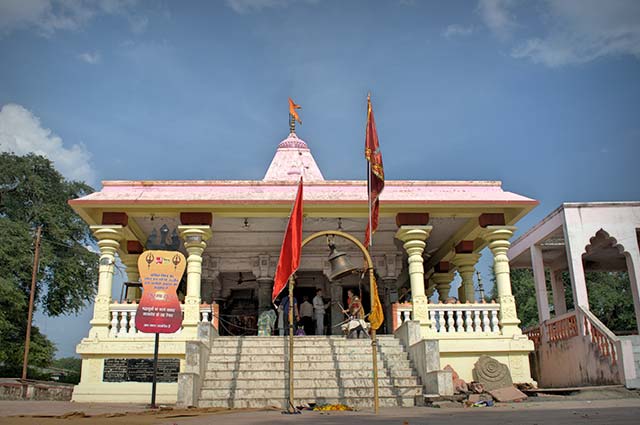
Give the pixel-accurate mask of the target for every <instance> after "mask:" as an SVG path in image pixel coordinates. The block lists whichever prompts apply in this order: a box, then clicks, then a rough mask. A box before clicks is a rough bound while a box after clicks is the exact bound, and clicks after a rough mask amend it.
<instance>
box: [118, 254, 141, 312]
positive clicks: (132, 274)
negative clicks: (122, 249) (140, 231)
mask: <svg viewBox="0 0 640 425" xmlns="http://www.w3.org/2000/svg"><path fill="white" fill-rule="evenodd" d="M139 256H140V254H121V255H120V260H121V261H122V264H124V265H125V267H126V269H125V273H127V282H139V281H140V272H139V270H138V257H139ZM141 296H142V289H141V288H135V287H130V288H127V293H126V294H125V298H126V300H127V301H128V302H133V301H135V300H139V299H140V297H141Z"/></svg>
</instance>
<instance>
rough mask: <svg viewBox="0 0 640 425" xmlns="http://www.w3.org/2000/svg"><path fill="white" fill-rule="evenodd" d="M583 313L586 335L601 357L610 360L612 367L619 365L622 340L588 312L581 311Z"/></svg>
mask: <svg viewBox="0 0 640 425" xmlns="http://www.w3.org/2000/svg"><path fill="white" fill-rule="evenodd" d="M580 312H581V313H582V320H583V329H584V335H585V336H590V337H591V343H592V344H594V345H595V346H596V348H597V350H598V352H599V353H600V355H601V356H603V357H605V358H608V359H609V361H610V362H611V364H612V365H615V364H617V363H618V359H619V357H620V354H619V351H621V343H620V338H618V337H617V336H615V335H614V334H613V332H611V331H610V330H609V329H608V328H607V327H606V326H605V325H604V324H603V323H602V322H600V320H598V318H597V317H596V316H594V315H593V313H591V312H590V311H588V310H584V309H580Z"/></svg>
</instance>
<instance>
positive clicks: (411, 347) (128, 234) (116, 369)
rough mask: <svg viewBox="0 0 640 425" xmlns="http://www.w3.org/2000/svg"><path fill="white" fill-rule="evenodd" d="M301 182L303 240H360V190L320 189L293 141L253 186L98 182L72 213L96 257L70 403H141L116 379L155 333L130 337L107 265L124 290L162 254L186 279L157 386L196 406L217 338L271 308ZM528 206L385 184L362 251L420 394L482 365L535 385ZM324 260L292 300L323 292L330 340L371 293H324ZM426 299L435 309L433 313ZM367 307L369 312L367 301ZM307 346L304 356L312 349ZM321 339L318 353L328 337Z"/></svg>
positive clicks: (323, 251)
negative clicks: (516, 238) (520, 294)
mask: <svg viewBox="0 0 640 425" xmlns="http://www.w3.org/2000/svg"><path fill="white" fill-rule="evenodd" d="M362 163H363V164H364V161H362ZM301 174H302V176H303V177H304V214H305V218H304V225H303V230H304V236H305V237H306V236H307V235H309V234H312V233H313V232H316V231H321V230H337V229H341V230H343V231H345V232H348V233H350V234H353V235H355V236H357V237H358V238H362V237H363V233H364V229H365V227H366V223H367V214H368V208H367V182H366V181H365V180H363V181H342V180H325V178H324V176H323V174H322V172H321V171H320V168H319V167H318V165H317V164H316V162H315V160H314V158H313V156H312V155H311V151H310V149H309V147H308V146H307V144H306V143H305V142H304V141H303V140H301V139H300V138H298V136H297V135H296V134H295V133H291V134H289V136H288V137H287V138H286V139H284V140H283V141H282V142H280V144H279V145H278V147H277V150H276V153H275V156H274V158H273V160H272V162H271V165H270V166H269V167H268V170H267V172H266V174H265V176H264V178H263V179H262V180H260V181H217V180H212V181H105V182H103V187H102V189H101V190H100V191H98V192H95V193H93V194H90V195H88V196H86V197H83V198H80V199H76V200H73V201H71V202H70V204H71V206H72V207H73V209H74V210H75V211H76V212H77V213H78V214H79V215H80V216H81V217H82V218H83V219H84V220H85V221H86V222H87V223H88V224H89V225H90V226H91V229H92V231H93V232H94V235H95V237H96V239H97V240H98V245H99V247H100V278H99V282H98V293H97V296H96V299H95V309H94V315H93V319H92V320H91V329H90V331H89V334H88V335H87V337H86V338H84V339H83V340H82V341H81V343H80V344H79V345H78V347H77V352H78V354H79V355H80V356H81V357H82V359H83V368H82V379H81V382H80V384H79V385H78V386H77V387H76V389H75V392H74V400H77V401H105V402H106V401H114V402H115V401H120V402H122V401H131V402H146V401H147V400H148V397H149V392H150V385H149V384H148V383H146V382H131V381H132V378H126V379H125V378H123V376H124V375H123V373H124V372H122V370H124V369H126V368H127V367H129V368H131V367H132V366H131V364H128V366H126V367H125V363H126V360H127V359H133V360H135V359H145V358H149V357H150V356H151V355H152V353H153V335H147V334H141V333H139V332H137V331H136V329H135V327H134V326H133V323H134V315H135V310H136V300H137V299H138V298H139V295H140V294H139V292H138V291H139V289H137V288H135V286H132V287H131V288H130V289H129V290H128V291H127V299H126V300H123V301H122V302H117V301H114V300H113V299H112V298H111V293H112V279H113V273H114V262H115V257H116V256H117V257H119V258H120V260H121V261H122V263H124V264H125V265H126V267H127V269H126V272H127V277H128V281H130V282H136V281H138V279H139V276H138V271H137V267H136V261H137V258H138V255H139V254H140V253H142V252H143V251H144V250H145V249H158V247H165V248H173V249H178V250H180V251H182V252H183V253H185V255H186V256H187V262H188V267H187V273H186V279H185V287H184V291H183V315H184V320H183V327H182V329H181V330H180V331H179V332H177V333H176V334H172V335H166V336H165V335H163V336H162V338H161V342H160V353H161V358H165V359H167V361H169V360H171V359H173V360H172V361H174V362H175V363H174V366H173V367H174V370H173V372H174V374H173V375H174V377H172V378H168V379H167V380H166V382H161V383H160V384H159V386H158V400H159V401H160V402H167V403H173V402H176V401H180V400H179V397H182V400H181V402H182V403H183V404H199V403H198V399H199V396H198V394H199V391H201V384H202V380H203V379H204V377H205V374H206V368H207V366H206V361H205V360H202V359H203V358H204V357H202V356H204V354H202V352H205V351H206V353H209V352H210V351H211V347H212V345H211V344H212V343H211V341H212V340H221V341H222V339H223V338H225V337H224V336H219V335H230V334H236V335H237V334H242V333H245V334H251V333H252V332H253V328H255V319H256V316H257V314H258V312H259V311H260V310H261V309H263V308H269V307H270V294H271V290H272V285H273V276H274V272H275V266H276V264H277V261H278V255H279V250H280V245H281V242H282V237H283V233H284V229H285V227H286V223H287V219H288V214H289V212H290V208H291V204H292V201H293V199H294V196H295V191H296V186H297V181H298V180H299V177H300V175H301ZM363 174H364V165H363ZM535 205H537V201H535V200H533V199H529V198H526V197H524V196H521V195H518V194H515V193H511V192H508V191H505V190H503V188H502V186H501V183H500V182H496V181H394V180H387V181H386V186H385V189H384V192H383V193H382V196H381V209H380V214H381V215H380V225H379V228H378V231H377V232H376V233H375V235H374V237H373V247H372V250H371V254H372V257H373V259H374V263H375V270H376V273H377V274H378V276H379V277H380V278H379V280H378V284H379V288H380V296H381V300H382V302H383V304H384V306H385V310H386V311H385V315H386V320H385V325H384V326H383V328H382V329H381V332H380V333H383V334H384V333H387V334H392V333H394V332H395V333H396V335H397V336H398V337H400V336H402V338H400V339H401V340H402V343H403V344H404V350H405V352H407V353H408V355H409V358H410V359H411V360H412V362H413V365H414V367H415V370H416V372H415V374H417V376H418V377H420V378H421V382H422V385H423V387H424V390H425V391H436V392H443V391H444V392H447V391H450V390H447V389H443V388H442V385H443V384H442V382H444V381H442V376H441V375H442V374H440V375H438V373H439V371H440V369H442V368H443V367H444V366H445V365H447V364H450V365H452V366H453V367H454V368H455V369H456V371H457V372H458V373H459V374H460V376H461V377H462V378H463V379H465V380H467V381H471V380H472V379H473V377H472V368H473V364H474V363H475V362H476V361H477V359H478V357H479V356H480V355H482V354H488V355H491V356H493V357H495V358H496V359H498V360H499V361H501V362H503V363H505V364H507V365H508V366H509V368H510V370H511V374H512V376H513V380H514V382H532V379H531V374H530V370H529V363H528V354H529V352H530V351H531V350H533V343H532V342H531V341H529V339H527V337H526V336H525V335H523V334H522V331H521V330H520V328H519V326H518V325H519V320H518V317H517V313H516V307H515V302H514V298H513V296H512V293H511V285H510V279H509V262H508V259H507V250H508V248H509V245H510V242H509V240H510V239H511V237H512V235H513V232H514V230H515V227H513V225H514V224H515V223H516V222H517V221H518V220H519V219H521V218H522V217H523V216H524V215H525V214H527V213H528V212H529V211H530V210H531V209H532V208H533V207H534V206H535ZM336 243H337V245H338V248H339V249H340V250H342V251H345V252H347V253H348V254H350V255H351V258H352V260H353V262H354V263H356V262H357V261H356V260H357V258H358V256H359V255H360V253H359V252H358V251H357V250H355V249H354V247H352V246H349V245H348V244H343V243H342V242H340V241H339V240H336ZM485 247H489V248H490V252H491V255H492V256H493V259H494V268H495V273H496V284H497V299H496V300H495V301H494V302H492V303H485V302H484V301H482V302H480V300H478V297H477V295H476V289H475V287H474V280H473V278H474V271H475V265H476V263H477V261H478V259H479V257H480V254H479V253H480V251H481V250H482V249H483V248H485ZM328 253H329V251H328V249H327V246H326V244H324V243H322V242H321V241H317V242H313V243H311V244H309V245H308V246H306V247H305V249H304V250H303V253H302V254H303V255H302V262H301V266H300V268H299V271H298V272H297V286H296V296H297V297H299V298H300V300H301V299H302V296H303V295H311V296H313V294H314V292H315V289H316V288H322V289H323V290H324V293H325V294H326V296H327V298H330V301H331V302H332V303H331V310H330V314H328V315H327V316H328V319H329V320H328V323H327V330H328V333H334V334H339V333H340V328H339V327H337V326H336V325H337V324H338V323H340V322H341V321H342V320H343V314H342V312H341V307H340V305H345V303H346V291H347V289H354V290H356V291H362V292H363V293H367V291H368V283H367V282H366V281H364V282H362V281H361V280H360V277H359V276H358V275H352V276H349V277H347V278H345V279H342V280H341V281H338V282H329V279H328V277H327V275H328V272H329V263H328V258H327V255H328ZM454 273H458V274H459V275H460V276H461V279H462V284H461V287H460V288H453V290H454V291H457V292H456V293H457V294H459V298H460V302H459V303H457V304H444V301H446V300H447V298H448V297H449V293H450V291H451V290H452V288H451V285H452V282H453V280H454ZM403 285H405V286H407V287H410V288H411V294H412V303H411V304H400V305H398V304H394V303H395V301H396V300H397V292H398V288H399V287H401V286H403ZM434 292H437V293H438V294H439V298H440V300H441V302H440V303H437V304H435V303H430V302H429V301H428V297H430V296H431V294H433V293H434ZM362 298H363V300H364V302H365V308H366V309H368V303H367V302H366V301H367V300H368V296H363V297H362ZM394 323H395V325H394ZM396 327H399V328H398V329H396ZM247 338H249V339H250V338H251V337H247ZM308 338H310V341H311V342H309V344H311V346H313V340H312V338H313V337H308ZM316 338H318V339H317V341H318V344H320V341H321V339H322V338H323V337H316ZM324 338H325V339H326V337H324ZM392 339H393V338H392ZM203 340H206V341H205V342H204V343H203V344H204V345H202V344H200V342H202V341H203ZM280 340H282V338H281V339H280ZM234 341H235V340H234ZM247 341H249V340H247ZM265 341H266V340H265ZM330 341H333V340H330ZM383 341H385V340H384V338H383ZM387 342H389V343H391V342H390V341H387ZM192 343H193V344H192ZM190 344H191V345H190ZM194 344H195V345H194ZM198 344H200V345H198ZM234 344H235V343H234ZM341 344H342V343H341ZM381 344H382V343H381ZM434 344H435V345H434ZM382 345H384V344H382ZM234 346H235V345H234ZM189 347H191V348H189ZM198 347H200V348H198ZM434 347H435V350H436V352H435V355H436V356H435V357H433V356H431V357H429V355H430V354H429V353H427V352H426V351H425V350H433V349H434ZM201 349H202V350H204V351H202V352H201V351H199V350H201ZM226 349H227V348H225V350H226ZM190 350H192V351H190ZM198 353H200V354H198ZM211 353H213V352H211ZM431 354H433V353H431ZM212 355H213V354H212ZM405 355H406V354H405ZM189 356H192V359H195V360H193V361H191V360H189V359H190V357H189ZM426 357H429V359H431V360H428V359H426ZM198 358H199V359H201V361H200V362H198V360H197V359H198ZM390 358H391V357H390ZM434 359H435V360H434ZM116 360H117V361H116ZM194 362H195V363H194ZM203 362H204V363H203ZM434 362H435V363H434ZM194 364H197V365H198V366H194ZM282 367H284V359H283V364H282ZM177 369H179V371H178V370H177ZM131 373H132V374H133V372H131ZM177 373H179V374H180V377H181V379H182V377H184V379H185V380H189V382H190V384H188V385H192V391H191V393H190V394H191V395H189V397H191V399H189V400H190V401H188V400H187V401H185V398H184V396H179V395H178V386H179V385H178V379H177V378H175V375H176V374H177ZM189 374H190V375H189ZM187 375H188V376H187ZM443 376H444V375H443ZM449 376H450V375H449ZM438 379H440V381H438ZM140 380H142V381H144V379H142V378H141V379H140ZM438 382H439V383H438ZM234 385H235V384H234ZM439 386H440V387H439ZM439 388H440V389H439ZM310 397H311V398H313V396H310ZM318 397H319V396H318ZM200 404H202V403H200ZM238 405H239V404H238Z"/></svg>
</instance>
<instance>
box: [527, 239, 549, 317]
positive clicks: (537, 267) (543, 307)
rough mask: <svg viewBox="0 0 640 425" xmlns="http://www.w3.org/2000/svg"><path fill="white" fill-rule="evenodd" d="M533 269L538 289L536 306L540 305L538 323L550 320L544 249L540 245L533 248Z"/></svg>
mask: <svg viewBox="0 0 640 425" xmlns="http://www.w3.org/2000/svg"><path fill="white" fill-rule="evenodd" d="M530 251H531V267H532V268H533V281H534V284H535V289H536V304H537V305H538V322H539V323H542V322H544V321H545V320H549V319H550V318H551V315H550V313H549V296H548V294H547V279H546V276H545V274H544V262H543V260H542V248H540V247H539V246H538V245H533V246H531V250H530Z"/></svg>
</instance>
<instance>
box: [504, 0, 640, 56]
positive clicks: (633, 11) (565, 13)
mask: <svg viewBox="0 0 640 425" xmlns="http://www.w3.org/2000/svg"><path fill="white" fill-rule="evenodd" d="M547 8H548V13H549V18H550V28H548V29H547V31H546V33H544V34H540V36H538V37H532V38H530V39H528V40H526V41H525V42H523V43H521V44H520V45H518V46H516V47H515V48H514V49H513V51H512V53H511V54H512V56H513V57H515V58H528V59H529V60H531V61H532V62H534V63H541V64H544V65H546V66H549V67H559V66H564V65H570V64H580V63H586V62H590V61H593V60H596V59H599V58H602V57H606V56H620V55H633V56H635V57H637V58H640V1H637V0H609V1H606V2H603V1H599V0H564V1H558V2H551V1H550V2H548V3H547Z"/></svg>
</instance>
